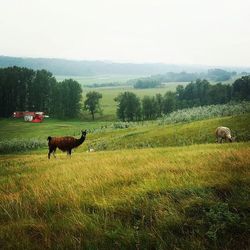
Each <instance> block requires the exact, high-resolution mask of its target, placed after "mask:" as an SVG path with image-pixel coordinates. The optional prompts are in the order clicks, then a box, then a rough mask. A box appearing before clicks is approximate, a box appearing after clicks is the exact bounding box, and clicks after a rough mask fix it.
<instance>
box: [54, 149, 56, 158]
mask: <svg viewBox="0 0 250 250" xmlns="http://www.w3.org/2000/svg"><path fill="white" fill-rule="evenodd" d="M55 154H56V148H55V149H54V150H53V156H54V158H56V155H55Z"/></svg>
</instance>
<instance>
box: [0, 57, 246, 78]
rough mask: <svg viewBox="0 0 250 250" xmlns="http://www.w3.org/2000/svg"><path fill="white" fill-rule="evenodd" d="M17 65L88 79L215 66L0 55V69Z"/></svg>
mask: <svg viewBox="0 0 250 250" xmlns="http://www.w3.org/2000/svg"><path fill="white" fill-rule="evenodd" d="M11 66H18V67H27V68H31V69H34V70H38V69H46V70H48V71H50V72H52V73H53V74H54V75H68V76H91V75H110V74H114V75H127V74H129V75H154V74H164V73H166V72H181V71H186V72H204V71H207V70H208V69H211V68H215V66H204V65H185V64H184V65H177V64H163V63H140V64H139V63H138V64H135V63H116V62H107V61H87V60H82V61H78V60H67V59H58V58H28V57H25V58H22V57H9V56H0V68H5V67H11ZM219 68H221V69H225V70H230V71H236V72H242V71H246V72H250V68H247V67H219Z"/></svg>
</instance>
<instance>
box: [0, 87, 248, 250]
mask: <svg viewBox="0 0 250 250" xmlns="http://www.w3.org/2000/svg"><path fill="white" fill-rule="evenodd" d="M147 91H149V90H147ZM148 93H150V92H148ZM187 112H188V111H187ZM190 112H191V111H190ZM195 119H196V118H195V117H194V120H191V121H189V122H177V123H176V121H175V120H173V121H172V122H168V123H166V122H165V120H164V119H163V120H161V119H160V120H157V121H144V122H137V123H132V122H131V123H122V122H118V121H94V122H92V121H86V120H56V119H53V118H48V119H45V120H44V122H42V123H29V122H24V121H23V120H19V119H1V120H0V128H1V129H0V221H1V223H0V248H1V249H204V250H205V249H225V250H226V249H227V250H228V249H249V247H250V240H249V239H250V234H249V232H250V221H249V218H250V213H249V211H250V203H249V200H250V197H249V194H250V174H249V173H250V171H249V170H250V169H249V168H250V142H249V141H250V134H249V132H250V127H249V124H250V114H249V113H248V112H247V113H243V114H237V113H236V114H235V113H234V115H231V116H224V117H223V116H220V117H214V118H213V117H211V118H209V119H203V120H195ZM222 125H223V126H228V127H230V128H231V129H232V131H233V133H234V134H235V135H237V142H235V143H223V144H217V143H215V139H216V138H215V135H214V132H215V129H216V128H217V127H218V126H222ZM82 129H87V131H88V134H87V138H86V140H85V141H84V143H83V144H82V145H81V146H79V147H78V148H77V149H75V150H73V153H72V156H71V157H69V156H67V154H66V153H65V152H60V150H57V152H56V158H54V157H53V156H52V157H51V159H50V160H49V159H48V158H47V153H48V146H47V137H48V136H66V135H70V136H74V137H76V138H79V137H80V130H82ZM89 148H91V149H93V151H92V152H89V151H88V149H89Z"/></svg>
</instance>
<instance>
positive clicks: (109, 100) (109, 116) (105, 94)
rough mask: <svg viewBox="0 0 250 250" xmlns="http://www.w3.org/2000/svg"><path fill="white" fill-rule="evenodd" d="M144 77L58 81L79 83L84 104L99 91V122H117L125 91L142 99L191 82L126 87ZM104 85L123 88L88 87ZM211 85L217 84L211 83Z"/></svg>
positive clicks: (83, 115) (86, 116)
mask: <svg viewBox="0 0 250 250" xmlns="http://www.w3.org/2000/svg"><path fill="white" fill-rule="evenodd" d="M140 77H144V76H141V75H101V76H56V79H57V80H58V81H62V80H64V79H66V78H67V79H68V78H72V79H74V80H76V81H78V82H79V83H80V84H81V85H82V87H83V102H84V100H85V97H86V94H87V93H88V92H89V91H97V92H100V93H101V94H102V99H101V100H100V103H101V107H102V110H103V113H102V114H101V115H100V114H96V119H97V120H98V121H101V120H103V121H107V120H109V121H115V120H116V102H115V101H114V98H115V97H117V96H118V95H119V94H120V93H123V92H125V91H130V92H133V93H135V94H136V95H137V96H139V97H140V98H142V97H144V96H145V95H148V96H154V95H156V94H159V93H160V94H163V95H164V94H165V93H166V92H167V91H175V90H176V87H177V86H178V85H183V86H185V85H187V84H188V83H189V82H167V83H163V85H162V87H160V88H150V89H134V88H133V86H132V85H126V82H127V81H128V80H131V79H137V78H140ZM234 80H235V79H234V78H233V79H230V80H228V81H225V82H223V83H224V84H231V83H232V82H233V81H234ZM103 83H118V84H121V86H116V87H99V88H88V87H86V85H92V84H103ZM210 83H211V84H215V83H216V82H213V81H210ZM82 117H83V118H84V119H87V120H91V115H90V114H88V112H85V111H83V113H82Z"/></svg>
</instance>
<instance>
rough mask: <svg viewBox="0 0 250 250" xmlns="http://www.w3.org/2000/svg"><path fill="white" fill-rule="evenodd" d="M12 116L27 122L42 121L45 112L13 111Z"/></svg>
mask: <svg viewBox="0 0 250 250" xmlns="http://www.w3.org/2000/svg"><path fill="white" fill-rule="evenodd" d="M13 117H14V118H24V120H25V121H27V122H42V121H43V119H44V117H45V114H44V112H33V111H15V112H14V113H13Z"/></svg>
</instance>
